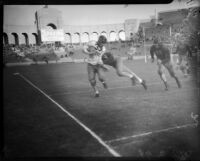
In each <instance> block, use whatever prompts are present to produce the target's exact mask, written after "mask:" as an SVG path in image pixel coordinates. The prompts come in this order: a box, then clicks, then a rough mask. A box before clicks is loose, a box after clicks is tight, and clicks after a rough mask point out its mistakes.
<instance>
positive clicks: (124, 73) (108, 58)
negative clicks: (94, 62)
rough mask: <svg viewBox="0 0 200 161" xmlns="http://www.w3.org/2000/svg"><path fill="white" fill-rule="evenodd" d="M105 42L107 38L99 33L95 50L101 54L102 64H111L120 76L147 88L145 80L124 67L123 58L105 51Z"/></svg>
mask: <svg viewBox="0 0 200 161" xmlns="http://www.w3.org/2000/svg"><path fill="white" fill-rule="evenodd" d="M106 43H107V39H106V37H105V36H103V35H101V36H100V37H99V39H98V41H97V49H98V50H97V52H99V54H100V55H101V58H102V61H103V64H105V65H109V66H112V67H113V68H114V69H115V70H116V72H117V75H118V76H120V77H128V78H130V79H131V81H132V84H133V85H135V83H136V80H137V81H138V82H139V83H140V84H141V85H142V86H143V87H144V89H145V90H146V89H147V85H146V82H145V80H143V79H141V78H140V77H139V76H137V75H136V74H135V73H134V72H133V71H131V70H130V69H129V68H128V67H126V66H125V65H124V63H123V59H122V58H121V57H119V56H114V55H113V54H112V53H111V52H106V51H105V46H104V45H105V44H106Z"/></svg>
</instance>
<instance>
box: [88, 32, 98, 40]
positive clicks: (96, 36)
mask: <svg viewBox="0 0 200 161" xmlns="http://www.w3.org/2000/svg"><path fill="white" fill-rule="evenodd" d="M90 40H93V41H97V40H98V33H97V32H93V33H92V34H91V37H90Z"/></svg>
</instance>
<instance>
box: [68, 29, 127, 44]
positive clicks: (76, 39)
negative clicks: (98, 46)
mask: <svg viewBox="0 0 200 161" xmlns="http://www.w3.org/2000/svg"><path fill="white" fill-rule="evenodd" d="M100 35H104V36H105V37H106V38H107V39H108V41H116V40H119V39H120V40H125V32H124V31H123V30H121V31H119V32H118V33H117V32H115V31H111V32H110V33H109V34H107V33H106V32H105V31H103V32H101V33H97V32H93V33H91V34H89V33H88V32H84V33H82V34H80V33H78V32H76V33H74V34H71V33H65V42H66V43H85V42H88V41H90V40H95V41H97V39H98V37H99V36H100Z"/></svg>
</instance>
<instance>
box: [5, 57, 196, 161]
mask: <svg viewBox="0 0 200 161" xmlns="http://www.w3.org/2000/svg"><path fill="white" fill-rule="evenodd" d="M125 64H126V65H127V66H128V67H130V69H132V70H133V71H134V72H135V73H136V74H137V75H139V76H140V77H141V78H143V79H145V80H146V82H147V86H148V90H147V91H145V90H144V88H143V87H142V86H141V85H139V84H137V85H136V86H132V85H131V81H130V80H129V79H127V78H121V77H118V76H117V75H116V72H115V71H114V69H112V68H110V70H109V71H108V72H106V73H105V74H106V80H107V84H108V89H103V86H102V84H101V83H100V82H99V81H97V84H98V87H99V89H100V97H99V98H94V93H93V91H92V88H91V87H90V84H89V82H88V78H87V71H86V64H83V63H79V64H75V63H63V64H48V65H31V66H18V67H7V68H4V70H3V72H4V73H3V83H4V84H3V85H4V90H3V97H4V104H3V105H4V107H3V116H4V119H3V125H4V155H5V156H6V157H68V156H81V157H84V156H97V157H98V156H106V157H107V156H108V157H113V156H122V157H126V156H131V157H142V158H143V157H161V156H171V157H174V158H179V159H180V158H181V157H183V158H195V159H196V158H197V159H200V156H199V154H198V150H199V126H198V127H197V126H196V125H197V121H195V119H194V117H195V114H197V113H198V106H199V102H198V101H199V100H198V89H197V87H196V86H195V81H196V80H195V79H194V78H193V77H191V76H189V77H188V78H184V76H183V75H182V73H181V72H180V71H177V70H176V73H177V75H178V77H179V79H180V81H181V83H182V88H181V89H179V88H178V87H177V85H176V83H175V80H174V79H172V78H171V77H170V76H169V74H168V73H167V72H166V73H167V74H166V75H167V79H168V82H169V85H170V88H169V91H165V90H164V85H163V83H162V82H161V80H160V78H159V76H158V74H157V66H156V63H154V64H152V63H150V62H147V63H144V60H134V61H125Z"/></svg>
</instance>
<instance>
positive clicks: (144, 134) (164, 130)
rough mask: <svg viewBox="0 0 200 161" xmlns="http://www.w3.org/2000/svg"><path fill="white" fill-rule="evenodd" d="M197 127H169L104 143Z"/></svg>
mask: <svg viewBox="0 0 200 161" xmlns="http://www.w3.org/2000/svg"><path fill="white" fill-rule="evenodd" d="M197 125H198V124H197V123H192V124H185V125H180V126H175V127H170V128H166V129H161V130H156V131H150V132H145V133H142V134H137V135H132V136H126V137H121V138H117V139H112V140H108V141H105V142H106V143H109V144H110V143H113V142H117V141H123V140H127V139H130V138H137V137H143V136H148V135H152V134H155V133H161V132H167V131H170V130H175V129H181V128H187V127H189V126H197Z"/></svg>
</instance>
